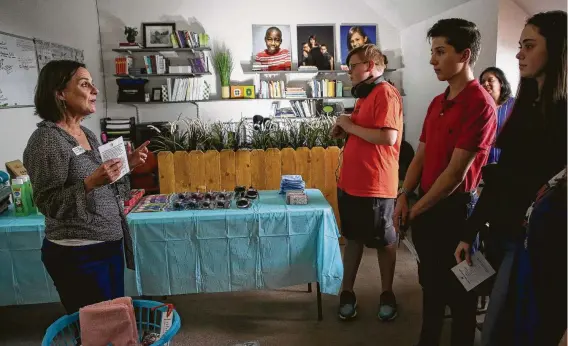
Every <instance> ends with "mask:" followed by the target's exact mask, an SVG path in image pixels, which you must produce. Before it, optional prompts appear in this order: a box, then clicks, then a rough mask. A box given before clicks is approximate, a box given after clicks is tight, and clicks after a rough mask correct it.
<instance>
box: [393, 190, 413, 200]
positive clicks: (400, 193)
mask: <svg viewBox="0 0 568 346" xmlns="http://www.w3.org/2000/svg"><path fill="white" fill-rule="evenodd" d="M403 194H404V195H405V196H406V197H408V195H409V194H410V192H409V191H408V190H407V189H405V188H404V187H401V188H400V189H398V193H397V194H396V199H398V198H399V197H400V195H403Z"/></svg>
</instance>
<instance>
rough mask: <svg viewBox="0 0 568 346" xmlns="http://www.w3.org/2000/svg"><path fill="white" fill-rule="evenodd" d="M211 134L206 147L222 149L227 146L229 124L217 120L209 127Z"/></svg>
mask: <svg viewBox="0 0 568 346" xmlns="http://www.w3.org/2000/svg"><path fill="white" fill-rule="evenodd" d="M207 130H208V133H209V136H208V140H207V143H206V144H205V147H206V149H212V150H217V151H221V150H223V149H225V148H226V143H227V137H228V136H227V125H226V124H224V123H222V122H220V121H216V122H214V123H213V124H211V125H209V126H208V127H207Z"/></svg>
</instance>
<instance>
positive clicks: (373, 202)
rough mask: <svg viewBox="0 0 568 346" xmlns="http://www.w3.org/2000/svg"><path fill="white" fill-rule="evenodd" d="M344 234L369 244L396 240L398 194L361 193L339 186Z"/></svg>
mask: <svg viewBox="0 0 568 346" xmlns="http://www.w3.org/2000/svg"><path fill="white" fill-rule="evenodd" d="M337 203H338V207H339V217H340V219H341V234H342V235H343V236H344V237H345V238H346V239H348V240H356V241H360V242H362V243H364V244H365V246H367V247H369V248H381V247H383V246H386V245H392V244H395V243H396V241H397V234H396V230H395V229H394V224H393V220H392V216H393V214H394V204H395V199H394V198H377V197H358V196H352V195H350V194H348V193H346V192H344V191H343V190H341V189H337Z"/></svg>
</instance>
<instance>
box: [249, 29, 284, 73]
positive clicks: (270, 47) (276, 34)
mask: <svg viewBox="0 0 568 346" xmlns="http://www.w3.org/2000/svg"><path fill="white" fill-rule="evenodd" d="M264 42H265V43H266V49H265V50H263V51H261V52H258V53H257V54H256V57H255V62H256V63H259V64H261V65H264V66H268V71H289V70H290V68H291V67H292V56H291V55H290V51H289V50H288V49H283V48H280V45H281V44H282V31H281V30H280V29H278V28H277V27H275V26H272V27H270V28H268V29H267V30H266V35H265V36H264Z"/></svg>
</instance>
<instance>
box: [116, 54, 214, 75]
mask: <svg viewBox="0 0 568 346" xmlns="http://www.w3.org/2000/svg"><path fill="white" fill-rule="evenodd" d="M139 58H140V59H141V60H142V61H143V62H144V65H143V66H144V67H142V68H140V67H134V65H135V61H136V59H135V58H134V57H132V56H119V57H116V58H115V59H114V61H115V74H117V75H126V74H131V75H144V74H148V75H156V74H167V73H187V74H190V73H208V72H209V60H208V58H207V57H206V56H205V54H203V52H198V53H197V54H196V56H195V57H192V58H188V63H187V65H185V66H171V65H170V59H169V58H166V57H164V56H162V55H160V54H153V55H144V56H142V57H139Z"/></svg>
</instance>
